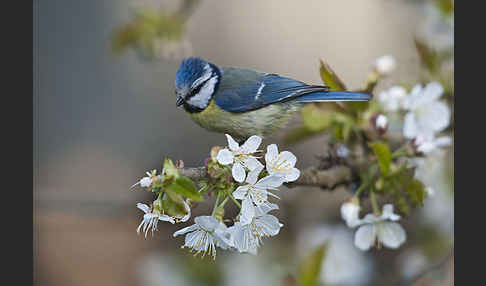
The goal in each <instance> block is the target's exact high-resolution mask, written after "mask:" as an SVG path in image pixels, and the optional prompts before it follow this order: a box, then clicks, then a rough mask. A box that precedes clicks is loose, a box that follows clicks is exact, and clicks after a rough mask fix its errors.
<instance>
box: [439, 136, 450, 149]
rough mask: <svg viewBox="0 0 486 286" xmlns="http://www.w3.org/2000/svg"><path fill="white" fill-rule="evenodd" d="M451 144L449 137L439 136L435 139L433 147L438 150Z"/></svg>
mask: <svg viewBox="0 0 486 286" xmlns="http://www.w3.org/2000/svg"><path fill="white" fill-rule="evenodd" d="M451 143H452V139H451V137H449V136H441V137H438V138H436V139H435V146H436V147H438V148H440V147H446V146H449V145H451Z"/></svg>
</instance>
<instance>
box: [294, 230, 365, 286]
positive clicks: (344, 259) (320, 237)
mask: <svg viewBox="0 0 486 286" xmlns="http://www.w3.org/2000/svg"><path fill="white" fill-rule="evenodd" d="M326 241H327V242H328V243H329V244H328V248H327V251H326V254H325V256H324V261H323V264H322V270H321V282H322V283H323V284H325V285H331V286H332V285H342V286H346V285H349V286H351V285H353V286H355V285H356V286H357V285H367V284H368V282H369V281H370V280H371V278H372V277H371V275H372V268H373V261H372V260H371V258H370V256H369V255H368V254H367V253H364V252H361V251H359V250H358V249H357V248H355V247H354V246H353V236H352V233H351V232H350V231H349V230H348V229H347V228H346V227H342V226H331V225H317V226H314V227H311V228H307V229H303V230H301V231H300V232H299V236H298V238H297V247H298V248H297V249H298V253H299V255H302V256H305V255H308V254H309V253H310V252H311V251H312V250H313V249H315V248H316V247H317V246H318V245H320V244H322V243H324V242H326Z"/></svg>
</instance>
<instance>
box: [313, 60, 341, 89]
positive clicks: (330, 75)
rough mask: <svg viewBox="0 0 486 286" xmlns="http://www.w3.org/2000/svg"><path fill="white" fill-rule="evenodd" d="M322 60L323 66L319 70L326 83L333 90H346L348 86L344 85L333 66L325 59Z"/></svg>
mask: <svg viewBox="0 0 486 286" xmlns="http://www.w3.org/2000/svg"><path fill="white" fill-rule="evenodd" d="M320 62H321V66H320V68H319V71H320V74H321V79H322V81H323V82H324V84H325V85H327V86H329V88H330V89H331V90H346V86H345V85H344V83H343V81H342V80H341V79H340V78H339V77H338V76H337V75H336V73H335V72H334V71H333V70H332V69H331V67H330V66H329V65H328V64H327V63H326V62H324V61H323V60H321V61H320Z"/></svg>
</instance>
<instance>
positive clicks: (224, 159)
mask: <svg viewBox="0 0 486 286" xmlns="http://www.w3.org/2000/svg"><path fill="white" fill-rule="evenodd" d="M216 160H218V163H220V164H221V165H228V164H231V163H233V153H231V151H230V150H228V149H221V150H219V152H218V156H216Z"/></svg>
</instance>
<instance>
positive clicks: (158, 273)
mask: <svg viewBox="0 0 486 286" xmlns="http://www.w3.org/2000/svg"><path fill="white" fill-rule="evenodd" d="M175 260H176V259H175V257H171V256H169V255H168V254H167V253H159V254H157V253H153V254H150V255H147V256H144V257H142V259H141V261H140V262H139V263H137V274H138V276H139V279H140V281H141V283H140V284H141V285H144V286H169V285H171V286H189V285H191V286H197V285H203V284H195V283H194V282H195V281H191V280H190V279H188V278H186V275H185V273H184V272H183V271H182V269H181V268H180V265H179V264H178V263H175Z"/></svg>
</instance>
